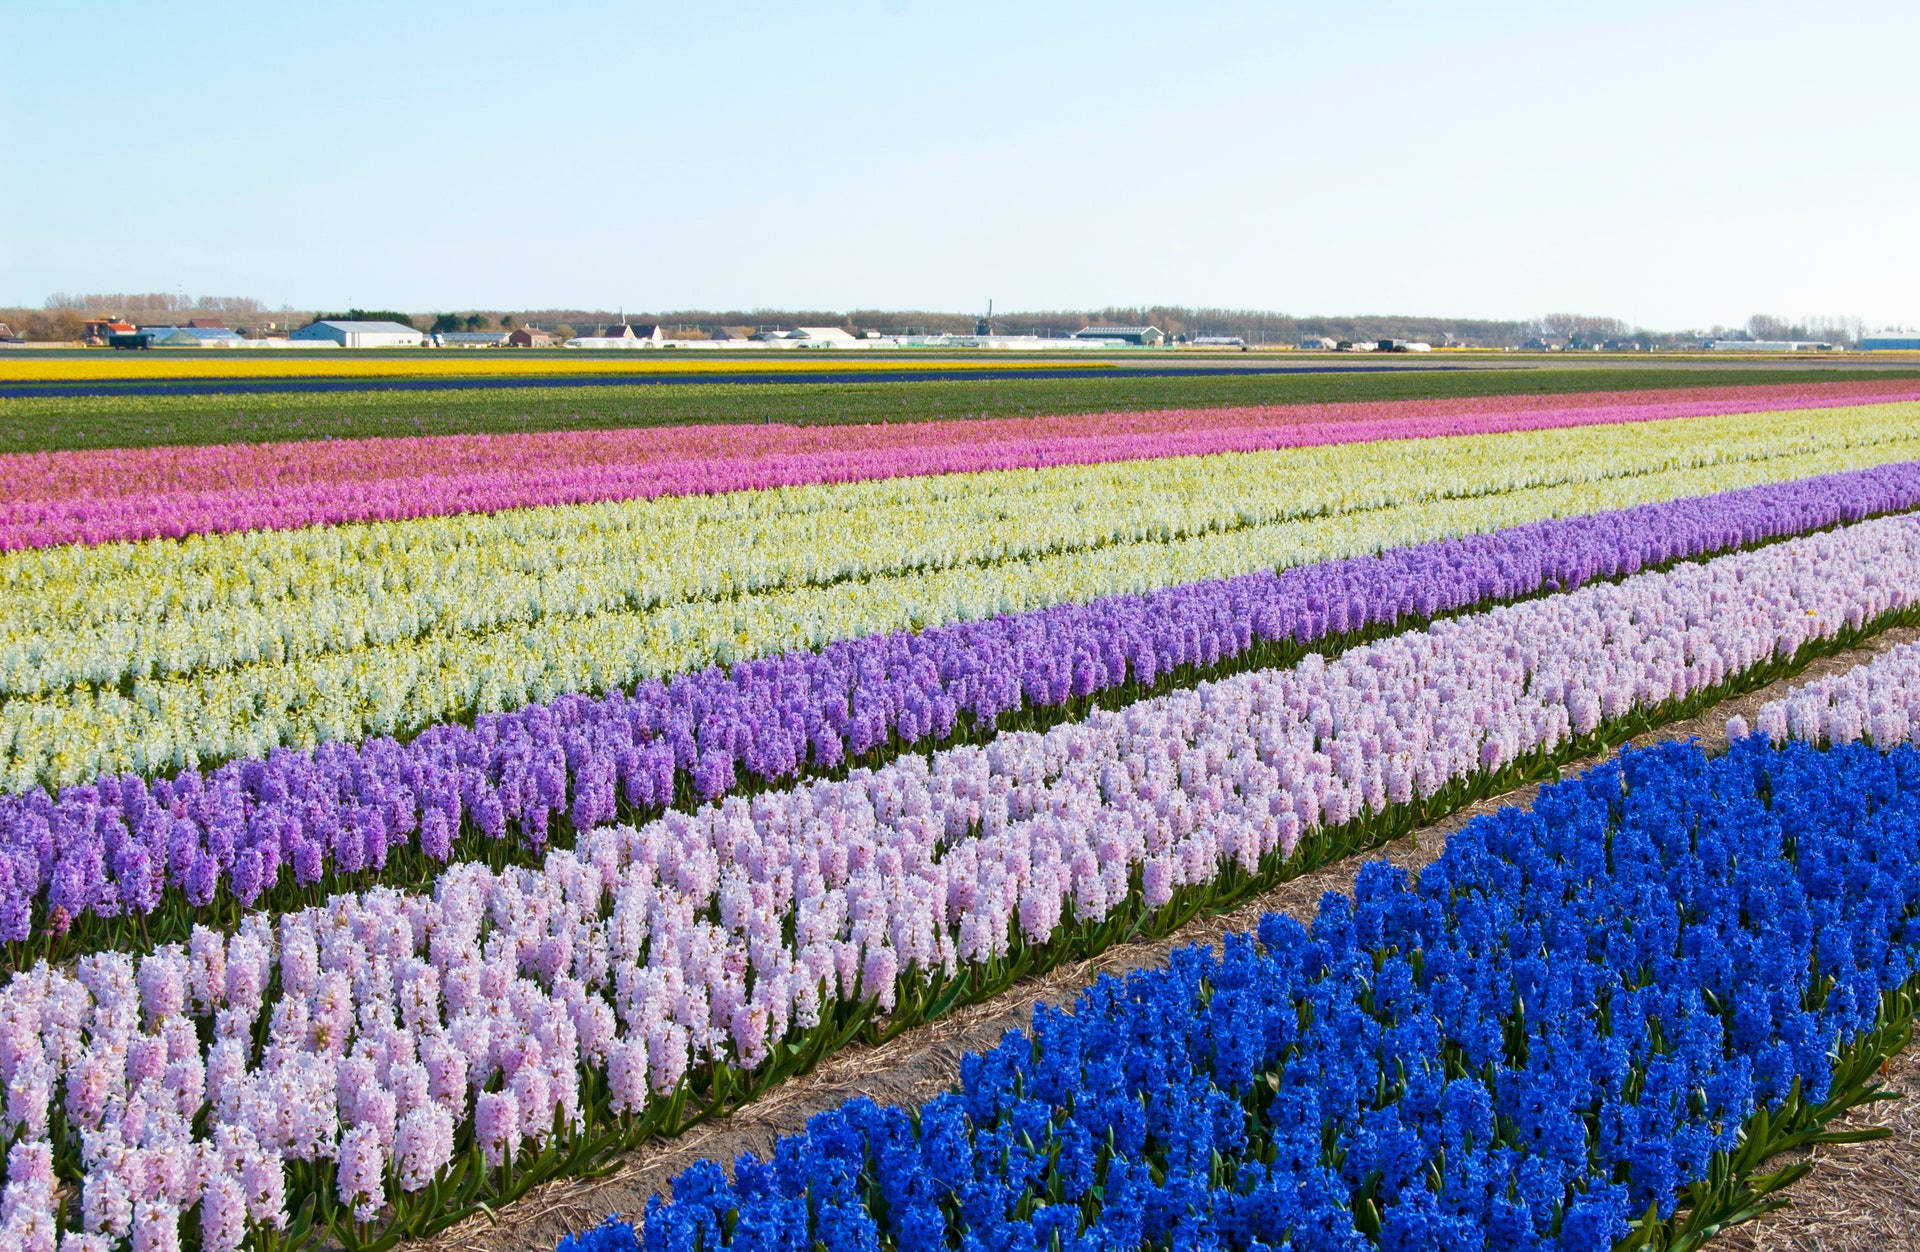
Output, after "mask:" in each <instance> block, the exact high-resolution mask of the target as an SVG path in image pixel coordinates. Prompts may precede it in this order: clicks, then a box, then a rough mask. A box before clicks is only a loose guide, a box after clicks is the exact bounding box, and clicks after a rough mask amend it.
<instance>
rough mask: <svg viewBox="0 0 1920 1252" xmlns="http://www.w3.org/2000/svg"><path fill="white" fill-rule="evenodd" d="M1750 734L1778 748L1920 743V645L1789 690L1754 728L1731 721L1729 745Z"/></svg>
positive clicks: (1737, 719) (1763, 711) (1764, 710)
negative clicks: (1796, 743) (1791, 743)
mask: <svg viewBox="0 0 1920 1252" xmlns="http://www.w3.org/2000/svg"><path fill="white" fill-rule="evenodd" d="M1748 734H1760V735H1765V736H1766V737H1767V738H1768V739H1769V740H1771V741H1772V742H1773V743H1775V744H1782V743H1785V742H1786V741H1787V740H1789V739H1801V740H1805V741H1806V742H1808V743H1819V744H1828V743H1856V742H1858V741H1859V740H1861V739H1870V740H1872V742H1873V744H1874V746H1876V747H1881V748H1890V747H1892V746H1894V745H1895V744H1901V743H1913V742H1920V643H1908V644H1902V645H1900V646H1899V647H1897V648H1889V649H1888V650H1887V651H1886V652H1883V653H1881V654H1880V655H1879V656H1877V657H1875V658H1874V659H1873V660H1871V661H1868V662H1867V663H1865V664H1864V665H1856V666H1854V667H1853V668H1852V669H1850V670H1847V671H1845V672H1844V673H1839V674H1832V675H1829V676H1828V677H1826V678H1822V679H1819V680H1818V681H1816V682H1810V683H1807V684H1805V685H1804V686H1799V687H1792V688H1789V689H1788V691H1787V694H1786V695H1784V696H1782V697H1781V698H1780V699H1778V700H1772V701H1769V702H1768V703H1766V704H1764V705H1761V706H1760V709H1759V711H1758V712H1757V713H1755V714H1754V718H1753V724H1752V726H1751V727H1749V726H1748V724H1747V719H1746V718H1744V717H1730V718H1728V719H1727V737H1728V738H1729V739H1743V738H1745V737H1746V736H1747V735H1748Z"/></svg>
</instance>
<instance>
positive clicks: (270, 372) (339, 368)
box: [0, 348, 1112, 383]
mask: <svg viewBox="0 0 1920 1252" xmlns="http://www.w3.org/2000/svg"><path fill="white" fill-rule="evenodd" d="M382 351H383V355H381V356H378V357H363V356H348V355H344V354H340V353H334V352H327V351H316V352H308V351H306V350H303V349H296V348H285V349H261V350H258V351H256V352H254V353H252V354H251V355H248V356H245V357H231V356H208V355H203V354H202V353H201V352H199V351H186V352H183V353H181V354H179V355H174V356H168V355H164V354H149V353H144V352H143V353H119V352H116V353H111V354H109V353H105V352H101V353H90V354H87V355H81V356H59V357H0V382H12V383H57V382H153V381H165V380H167V379H181V378H218V379H248V378H261V379H265V378H511V377H526V378H569V377H581V376H597V375H604V374H717V375H721V376H722V377H723V378H724V376H725V375H728V374H742V373H754V374H780V373H790V374H794V375H797V376H802V377H804V376H805V375H806V374H808V373H810V372H817V371H820V370H830V371H832V372H834V373H841V372H847V371H858V370H887V371H895V370H951V369H953V368H955V363H954V362H953V361H952V360H932V359H928V358H925V357H919V356H915V355H913V354H911V353H907V354H902V353H899V352H871V353H854V352H832V353H828V352H819V351H806V350H799V351H787V352H749V353H745V354H741V355H728V356H725V357H720V356H717V355H716V354H714V353H711V352H679V351H675V350H673V349H663V350H650V349H640V350H630V351H620V352H594V353H591V354H590V355H585V356H582V355H578V354H575V353H569V354H567V355H565V356H556V355H552V354H548V353H537V354H536V353H528V354H524V355H523V354H521V353H518V352H510V351H499V352H458V353H436V352H431V351H427V350H425V349H413V350H406V349H398V348H389V349H383V350H382ZM1054 355H1058V354H1054ZM1111 364H1112V363H1111V362H1106V361H1071V360H1070V361H1058V360H1052V359H1049V360H1044V361H1040V360H1005V359H1002V358H999V357H983V358H982V359H980V360H979V361H974V360H971V359H969V360H968V361H966V362H964V363H962V366H963V368H965V369H969V370H976V369H982V370H1008V371H1013V372H1018V371H1020V370H1030V369H1049V370H1053V369H1062V368H1068V369H1089V370H1100V369H1107V368H1111Z"/></svg>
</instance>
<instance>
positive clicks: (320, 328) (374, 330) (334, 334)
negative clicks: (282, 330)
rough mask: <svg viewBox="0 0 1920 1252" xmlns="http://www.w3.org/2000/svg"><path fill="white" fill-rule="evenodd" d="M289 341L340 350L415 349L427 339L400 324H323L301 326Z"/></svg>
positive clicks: (326, 322)
mask: <svg viewBox="0 0 1920 1252" xmlns="http://www.w3.org/2000/svg"><path fill="white" fill-rule="evenodd" d="M289 338H292V339H324V340H327V341H329V342H332V343H337V344H339V345H340V346H341V347H343V348H418V347H420V346H421V345H423V344H425V343H426V341H427V337H426V336H425V335H423V334H421V333H420V332H419V331H417V330H415V329H414V328H413V327H411V326H403V325H401V324H400V323H399V322H346V321H333V320H328V321H323V322H315V323H313V324H312V325H310V326H302V327H301V328H300V329H299V330H296V331H294V332H293V334H292V335H290V336H289Z"/></svg>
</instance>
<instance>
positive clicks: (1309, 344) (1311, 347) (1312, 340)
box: [1300, 335, 1340, 352]
mask: <svg viewBox="0 0 1920 1252" xmlns="http://www.w3.org/2000/svg"><path fill="white" fill-rule="evenodd" d="M1339 346H1340V345H1339V344H1338V343H1336V342H1334V341H1333V340H1331V339H1329V338H1327V337H1326V336H1325V335H1308V336H1306V337H1305V338H1304V339H1302V340H1301V341H1300V347H1301V349H1302V350H1303V351H1307V352H1331V351H1333V350H1334V349H1335V348H1337V347H1339Z"/></svg>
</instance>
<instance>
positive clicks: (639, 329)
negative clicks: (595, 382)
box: [563, 322, 666, 348]
mask: <svg viewBox="0 0 1920 1252" xmlns="http://www.w3.org/2000/svg"><path fill="white" fill-rule="evenodd" d="M665 338H666V335H665V334H664V333H663V332H662V331H661V329H660V328H659V327H658V326H635V325H634V324H633V323H631V322H618V323H616V324H614V325H612V326H603V327H601V328H600V333H599V334H597V335H579V336H576V337H575V338H572V339H569V340H567V342H566V343H565V344H564V345H563V346H564V347H568V348H657V347H659V346H660V344H661V342H662V341H663V340H664V339H665Z"/></svg>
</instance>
